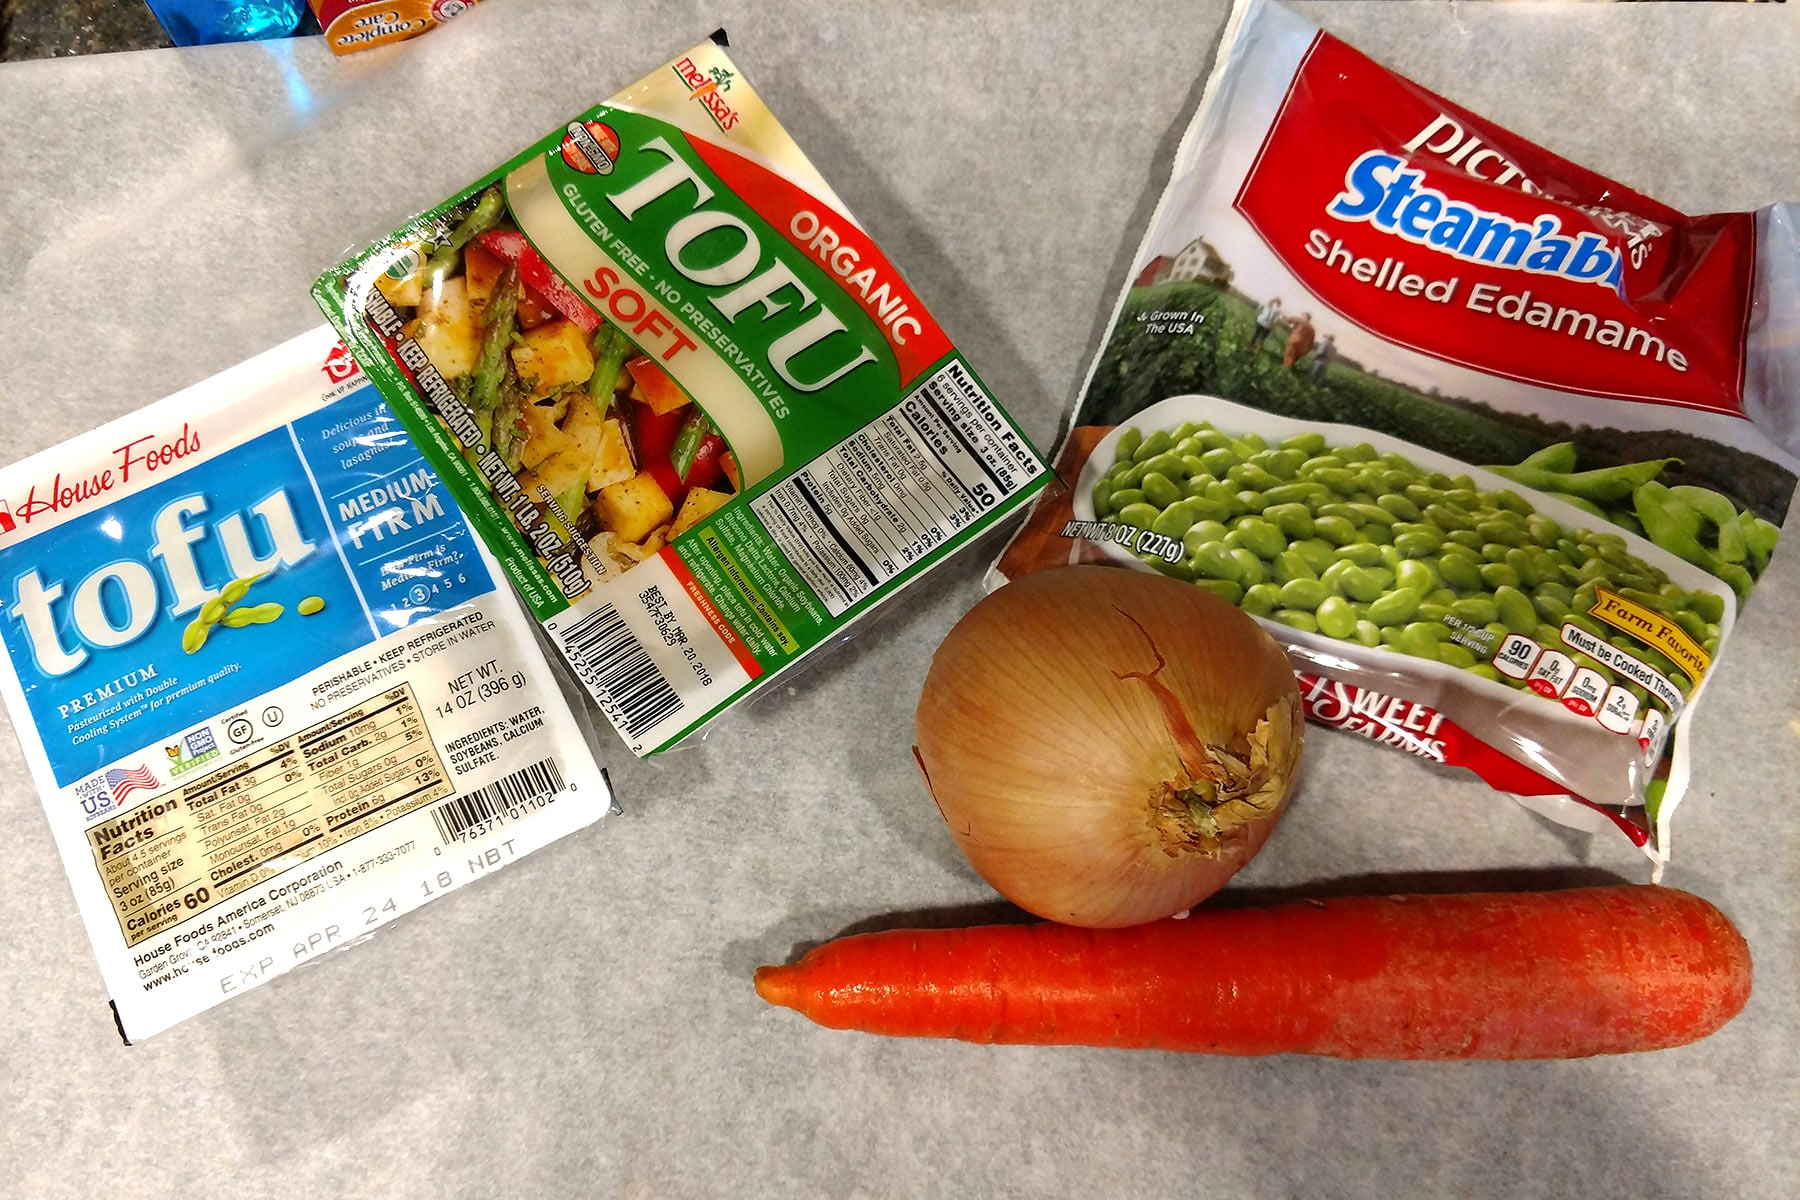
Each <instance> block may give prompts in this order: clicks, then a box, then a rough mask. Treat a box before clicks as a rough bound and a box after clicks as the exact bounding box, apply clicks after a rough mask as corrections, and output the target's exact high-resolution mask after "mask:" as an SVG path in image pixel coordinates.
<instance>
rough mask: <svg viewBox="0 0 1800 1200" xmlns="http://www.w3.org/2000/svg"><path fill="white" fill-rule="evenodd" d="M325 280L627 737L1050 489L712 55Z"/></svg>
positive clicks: (902, 582)
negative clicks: (1044, 485)
mask: <svg viewBox="0 0 1800 1200" xmlns="http://www.w3.org/2000/svg"><path fill="white" fill-rule="evenodd" d="M314 294H315V296H316V297H317V299H318V301H319V303H320V306H321V307H322V308H323V309H324V311H325V312H326V314H327V316H328V317H329V318H330V319H331V320H332V321H333V323H335V324H336V325H337V327H338V328H339V330H340V331H341V332H342V334H343V336H344V338H345V340H346V342H347V343H348V344H349V345H350V347H351V349H352V351H353V352H354V353H355V354H356V356H357V358H358V359H359V360H360V361H361V362H362V364H363V366H364V368H365V369H366V370H367V371H368V372H369V374H370V376H371V377H372V378H373V379H374V380H375V382H376V385H377V386H378V387H379V388H380V389H381V390H382V393H383V395H384V396H385V397H386V398H387V400H388V402H389V403H390V404H392V405H393V406H394V409H395V411H396V412H397V413H398V414H399V416H400V418H401V420H402V421H404V422H405V423H406V425H407V428H408V429H409V430H410V431H411V432H412V434H413V435H414V437H415V438H417V439H418V441H419V442H420V444H421V446H422V447H423V449H424V452H425V454H426V456H427V457H428V458H429V459H430V460H431V461H432V463H433V465H434V466H435V467H437V469H438V470H439V472H440V473H441V474H442V475H443V477H444V479H445V482H446V483H447V484H448V485H449V486H450V488H451V489H452V490H453V491H454V492H455V494H456V496H457V498H458V500H459V501H461V503H462V504H463V506H464V508H465V509H466V510H467V511H468V513H469V516H470V519H471V520H472V521H473V522H474V524H475V526H476V528H477V529H478V530H479V531H480V533H481V535H482V537H483V538H485V539H486V540H487V542H488V545H489V546H490V547H491V548H492V549H493V550H494V551H495V553H496V554H498V555H499V557H500V559H501V561H502V563H503V564H504V565H505V567H506V570H507V571H508V573H509V574H510V576H511V578H512V580H513V582H514V584H515V585H516V586H517V587H518V588H519V590H520V592H521V593H522V594H523V595H524V597H525V598H526V601H527V602H528V604H529V605H530V607H531V609H532V611H533V612H534V613H535V614H536V615H537V617H538V618H539V620H540V621H542V622H543V624H544V627H545V628H546V629H547V630H548V632H549V634H550V636H551V638H552V639H553V640H554V641H555V643H556V645H557V647H558V648H559V649H560V650H561V652H562V653H563V655H564V656H565V657H566V658H567V659H568V660H569V662H570V663H571V664H572V665H573V667H574V669H575V672H576V673H577V674H578V675H579V677H580V678H581V680H582V681H583V682H584V683H585V684H586V686H587V688H588V690H589V691H590V692H591V693H592V694H593V696H594V697H595V699H596V700H597V701H598V702H599V705H600V709H601V711H602V712H604V713H605V714H606V716H607V718H608V719H609V720H610V721H611V722H612V723H613V725H614V726H615V727H616V728H617V729H618V731H619V733H620V735H621V736H622V737H623V738H624V740H625V742H626V743H627V745H629V746H630V748H631V749H632V751H633V752H635V753H638V754H650V753H654V752H656V751H658V750H661V749H664V748H666V747H669V746H671V745H673V744H675V743H676V742H677V741H679V740H680V739H682V738H683V737H686V736H687V735H689V734H691V733H693V732H695V731H696V730H698V729H699V728H700V727H701V726H702V725H704V724H705V723H706V722H707V721H709V720H710V719H711V718H712V717H714V716H715V715H717V714H718V713H719V712H721V711H722V710H723V709H724V708H726V707H727V706H728V705H730V704H731V703H733V702H734V701H736V700H737V699H738V698H740V697H742V696H744V695H745V694H746V693H748V692H750V691H751V690H753V689H755V688H757V687H760V686H763V685H766V684H767V683H768V682H769V681H770V680H772V679H773V678H774V677H776V676H777V675H779V674H780V673H781V672H783V671H784V670H786V669H788V668H789V667H791V666H792V665H794V664H795V663H797V662H798V661H800V660H801V659H802V658H803V657H804V656H805V655H806V654H808V653H809V652H810V651H811V650H813V649H814V648H816V647H818V646H820V645H821V644H822V643H826V642H829V641H831V640H832V639H834V638H835V637H836V635H837V634H838V633H839V632H840V631H841V630H842V629H843V628H844V627H845V626H846V625H848V624H850V623H851V622H853V621H855V620H857V619H859V618H860V617H861V616H862V615H863V614H864V613H866V612H867V611H868V610H870V609H871V608H873V607H874V606H876V605H877V604H879V603H881V602H882V601H884V600H886V599H887V598H888V597H889V596H891V595H892V594H893V593H895V592H896V591H898V590H899V589H900V588H902V587H904V586H906V585H908V584H910V583H911V582H912V581H914V580H916V579H917V578H919V577H920V576H921V575H922V574H923V573H924V572H925V571H927V570H929V569H931V567H933V566H934V565H935V564H937V563H938V562H940V561H942V560H943V559H944V558H945V557H946V556H947V555H949V554H952V553H954V552H955V551H956V550H957V549H959V548H960V547H962V546H964V545H966V544H967V543H968V542H970V541H971V540H973V539H974V538H976V537H977V536H979V535H980V533H981V532H982V531H983V530H985V529H987V528H989V527H991V526H992V525H993V524H994V523H995V522H997V521H999V520H1000V519H1002V518H1003V517H1004V516H1005V515H1006V514H1008V513H1010V512H1012V511H1014V510H1016V509H1018V508H1019V507H1021V506H1022V505H1023V504H1024V503H1025V502H1026V501H1027V499H1028V498H1029V497H1030V496H1032V495H1033V494H1035V493H1036V492H1037V491H1038V490H1039V489H1040V488H1041V487H1042V486H1043V483H1044V480H1045V477H1046V471H1045V468H1044V464H1043V462H1042V460H1041V459H1040V458H1039V456H1038V454H1037V452H1036V451H1035V450H1034V449H1033V448H1032V447H1031V445H1030V443H1029V442H1028V441H1027V440H1026V439H1025V438H1024V437H1023V436H1022V435H1021V434H1020V433H1019V431H1018V429H1017V427H1016V426H1015V425H1014V424H1013V422H1012V421H1011V419H1010V418H1009V417H1008V416H1007V414H1006V413H1005V412H1004V411H1003V410H1002V409H1001V408H1000V406H999V405H998V404H997V403H995V401H994V399H993V398H992V397H991V396H990V395H989V394H988V391H987V389H986V388H985V386H984V385H983V384H982V382H981V380H980V378H978V377H977V375H976V374H975V372H974V371H973V370H972V369H971V368H970V366H969V364H968V362H967V360H965V359H964V357H963V356H962V354H961V353H960V352H958V351H957V349H956V348H955V347H954V346H953V345H952V344H951V342H950V339H949V337H948V336H947V335H946V334H945V333H944V331H943V330H942V329H941V328H940V327H939V326H938V325H937V323H936V322H935V321H934V320H933V319H932V318H931V315H930V314H929V313H928V312H926V310H925V307H924V305H923V303H921V301H920V299H919V297H918V296H917V295H916V294H914V292H913V290H912V288H911V287H910V286H909V285H908V284H907V282H906V280H905V278H904V277H903V276H902V275H901V274H900V272H899V270H898V269H897V268H896V267H895V266H894V264H893V263H891V262H889V261H888V259H887V258H886V257H885V256H884V255H883V254H882V252H881V251H880V250H879V249H878V248H877V247H876V245H875V243H874V242H873V241H872V240H871V238H870V236H869V234H868V233H867V232H865V231H864V230H863V228H862V227H861V226H860V225H859V224H858V223H857V221H856V219H855V218H854V217H852V216H851V215H850V214H849V213H848V212H847V211H846V210H845V207H844V205H843V202H842V201H841V200H839V199H838V197H837V195H836V194H835V193H834V192H833V191H832V189H831V187H830V185H829V184H827V183H826V182H825V180H824V179H823V178H822V177H821V176H820V175H819V173H818V171H817V169H816V168H815V167H814V166H813V165H812V163H811V162H810V161H809V160H808V159H807V158H806V156H805V155H804V154H803V153H802V152H801V151H800V149H799V147H798V146H796V145H795V144H794V142H793V140H792V139H791V138H790V137H789V136H788V134H787V133H786V131H785V130H783V128H782V127H781V125H780V124H779V123H778V122H777V121H776V120H775V118H774V116H773V114H772V113H771V112H770V111H769V110H768V108H767V107H766V106H765V105H764V104H763V102H762V100H761V99H760V98H759V97H758V95H757V94H756V92H755V91H754V90H752V89H751V87H750V85H749V83H748V82H746V80H745V79H744V77H743V76H742V75H741V74H740V73H739V72H738V70H737V68H736V67H735V66H734V65H733V64H732V62H731V60H730V59H729V58H728V57H727V56H726V54H725V51H724V50H723V49H722V48H721V46H719V45H717V44H715V43H714V42H707V43H705V44H702V45H700V46H696V47H695V48H694V49H693V50H691V51H689V52H688V53H687V54H685V55H683V56H682V57H681V58H679V59H677V60H676V61H674V62H672V63H669V64H667V65H666V66H663V67H661V68H660V69H658V70H657V71H655V72H653V73H652V74H650V75H648V76H646V77H645V78H644V79H642V80H641V81H639V82H638V83H636V84H634V85H632V86H631V87H630V88H627V89H626V90H625V91H624V92H621V93H620V94H619V95H617V96H616V97H614V98H613V99H612V100H610V101H608V102H607V103H606V104H604V105H601V106H599V107H596V108H593V109H590V110H588V111H587V112H585V113H583V114H581V115H580V116H579V117H577V118H576V119H574V120H572V121H570V122H569V123H568V124H567V125H566V126H565V127H563V128H561V129H557V130H555V131H553V132H552V133H550V134H549V135H548V136H546V137H545V138H543V139H542V140H541V141H539V142H537V143H536V144H535V145H533V146H531V147H530V148H529V149H527V150H525V151H524V152H523V153H521V154H520V155H518V156H517V157H516V158H514V159H512V160H511V161H510V162H508V163H506V164H505V165H503V166H501V167H500V168H498V169H496V170H494V171H492V172H490V173H489V174H488V175H486V176H484V177H483V178H482V179H480V180H478V181H476V182H475V183H474V184H473V185H471V186H470V187H469V188H467V189H465V190H464V191H463V192H461V193H460V194H458V195H457V196H455V197H453V198H451V199H450V200H449V201H447V202H446V203H444V204H442V205H440V206H438V207H436V208H434V209H432V210H431V211H429V212H427V213H424V214H423V215H421V216H420V217H418V218H417V219H415V220H413V221H412V222H409V223H408V224H407V225H406V226H405V227H404V228H403V229H401V230H399V231H398V232H397V233H395V234H393V235H392V236H390V237H387V238H384V239H382V240H381V241H379V242H378V243H376V244H375V245H374V246H372V247H370V248H368V249H367V250H365V251H363V252H362V253H360V254H357V255H356V256H354V257H352V258H351V259H349V260H348V261H347V262H345V263H343V264H341V265H340V266H339V267H337V268H336V269H334V270H332V271H331V272H329V273H327V274H326V275H325V276H324V277H323V278H322V279H321V280H320V281H319V284H318V286H317V287H316V288H315V290H314Z"/></svg>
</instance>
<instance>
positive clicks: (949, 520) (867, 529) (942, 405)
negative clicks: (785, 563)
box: [751, 359, 1042, 616]
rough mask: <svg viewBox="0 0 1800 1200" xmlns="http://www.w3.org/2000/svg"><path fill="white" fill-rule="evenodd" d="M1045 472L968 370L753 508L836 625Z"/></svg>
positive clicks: (933, 385)
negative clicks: (853, 607)
mask: <svg viewBox="0 0 1800 1200" xmlns="http://www.w3.org/2000/svg"><path fill="white" fill-rule="evenodd" d="M1041 469H1042V468H1041V467H1040V466H1039V465H1038V463H1037V460H1036V458H1035V457H1034V456H1033V454H1032V452H1031V450H1030V449H1029V447H1027V446H1026V445H1025V443H1024V440H1023V439H1022V438H1021V437H1020V436H1019V434H1018V432H1017V431H1016V430H1014V429H1013V427H1012V426H1011V425H1010V424H1009V423H1008V422H1007V420H1006V418H1005V417H1004V416H1003V415H1001V413H1000V410H999V409H998V408H996V407H995V405H994V402H993V400H992V399H991V398H990V397H989V396H988V395H987V393H986V392H984V391H983V390H982V389H981V386H980V385H979V384H978V383H977V382H976V381H975V379H974V377H973V376H972V375H970V374H969V372H968V369H967V368H966V367H964V366H963V365H962V363H961V362H959V361H957V360H955V359H952V360H951V361H949V362H947V363H945V364H944V365H943V366H942V367H940V368H939V369H938V370H936V371H935V372H933V373H932V374H931V375H929V376H927V377H926V378H925V379H924V380H923V381H922V382H921V383H920V384H919V386H918V387H916V388H914V389H913V390H912V391H911V392H910V393H908V394H907V396H906V397H905V399H903V400H902V401H901V402H900V404H899V405H898V406H897V407H895V408H894V409H892V410H891V411H889V412H888V413H887V414H885V415H884V416H882V417H880V418H878V419H877V420H875V421H873V422H871V423H870V424H868V425H866V426H864V427H863V428H862V429H860V430H858V431H857V432H856V433H854V434H852V435H850V436H849V437H847V438H845V439H844V440H843V441H841V442H839V443H838V444H837V445H836V446H833V447H832V448H831V449H830V450H827V451H826V452H825V453H823V454H821V455H820V456H819V457H818V458H816V459H814V460H813V461H812V462H811V463H810V464H808V465H807V467H806V468H805V469H804V470H802V471H800V472H798V473H796V474H795V475H793V476H791V477H789V478H788V479H787V480H786V481H785V482H783V483H782V484H780V485H779V486H777V487H774V488H771V489H770V490H769V491H767V492H765V493H764V494H763V495H761V496H759V497H758V498H757V499H756V500H755V501H753V502H752V504H751V508H752V509H753V510H754V511H755V513H756V515H757V516H758V517H759V518H760V519H761V520H762V523H763V525H764V526H765V527H766V528H767V529H768V531H769V534H770V536H771V537H773V538H774V539H775V542H776V544H777V545H778V546H780V547H781V549H782V552H783V553H784V554H786V555H787V557H788V559H789V561H791V562H792V563H793V564H794V567H795V569H796V570H798V571H799V572H800V574H801V575H802V576H803V577H804V578H805V579H806V582H807V583H808V584H809V585H810V586H811V587H812V589H813V591H814V592H816V593H817V594H818V596H819V598H820V600H821V601H823V602H824V604H825V607H826V608H827V609H828V610H829V611H830V612H831V614H832V615H833V616H839V615H841V614H842V613H843V612H844V611H845V610H846V609H848V608H849V607H850V606H851V605H853V604H855V603H856V602H857V601H858V600H860V599H862V598H863V597H864V596H866V595H868V594H869V593H870V592H872V591H874V590H875V589H876V588H877V587H879V586H881V585H882V584H883V583H886V582H887V581H888V580H890V579H892V578H893V577H894V576H895V575H898V574H899V573H900V572H902V571H904V570H906V568H907V567H908V566H910V565H911V564H913V563H914V562H917V561H918V560H919V559H921V558H923V557H925V556H926V555H928V554H930V553H931V552H932V551H933V550H935V549H937V548H938V547H939V546H941V545H943V544H944V543H945V542H946V541H948V540H950V539H951V538H953V537H954V536H956V534H957V533H958V532H960V531H961V530H963V529H966V528H968V527H969V526H971V525H973V524H974V523H975V522H977V521H978V520H980V519H981V517H982V515H983V514H984V513H986V512H987V511H988V510H989V509H992V508H993V507H994V506H996V505H997V504H999V503H1000V502H1001V501H1002V500H1004V499H1006V498H1007V497H1008V496H1011V495H1014V494H1015V493H1017V492H1018V491H1020V490H1021V489H1023V488H1024V487H1025V486H1026V485H1027V484H1028V483H1030V482H1031V480H1032V479H1034V478H1036V476H1037V474H1038V472H1039V471H1040V470H1041Z"/></svg>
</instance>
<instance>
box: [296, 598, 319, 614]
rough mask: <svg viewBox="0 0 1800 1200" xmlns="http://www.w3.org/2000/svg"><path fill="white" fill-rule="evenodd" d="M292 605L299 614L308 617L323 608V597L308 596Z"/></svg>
mask: <svg viewBox="0 0 1800 1200" xmlns="http://www.w3.org/2000/svg"><path fill="white" fill-rule="evenodd" d="M294 607H295V609H297V610H298V611H299V613H300V615H301V616H303V617H310V616H312V615H313V614H314V613H316V612H320V611H322V610H323V609H324V607H325V598H324V597H323V596H308V597H307V598H306V599H304V600H302V601H301V602H300V603H298V604H296V605H295V606H294Z"/></svg>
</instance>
